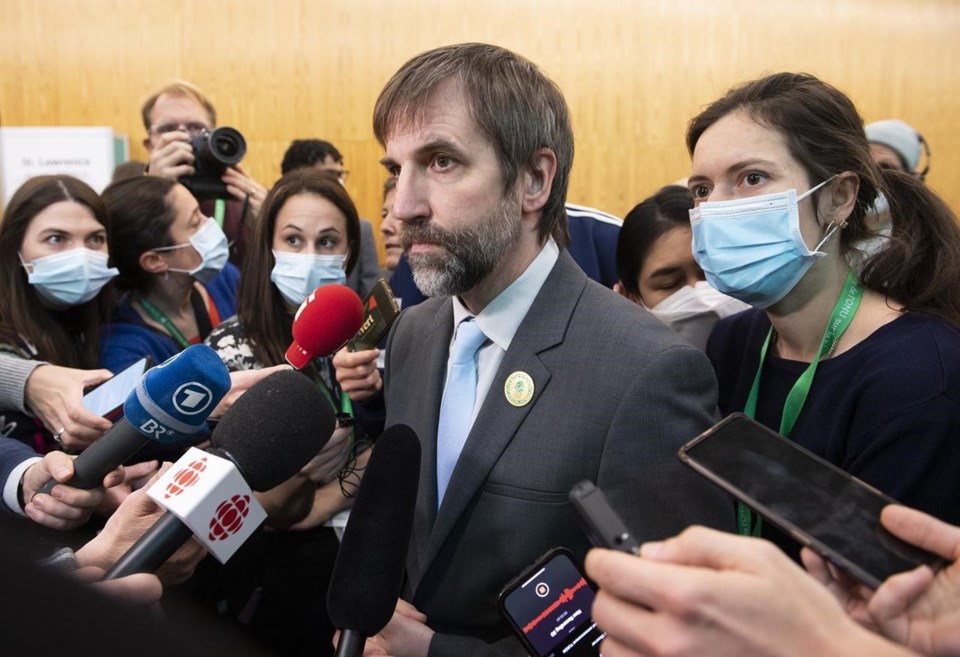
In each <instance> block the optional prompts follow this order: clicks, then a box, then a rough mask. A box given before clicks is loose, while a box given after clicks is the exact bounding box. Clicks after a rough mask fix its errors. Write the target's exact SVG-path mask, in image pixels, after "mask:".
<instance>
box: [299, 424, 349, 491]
mask: <svg viewBox="0 0 960 657" xmlns="http://www.w3.org/2000/svg"><path fill="white" fill-rule="evenodd" d="M352 433H353V427H337V428H336V429H335V430H334V431H333V435H332V436H330V440H328V441H327V444H326V445H324V446H323V449H321V450H320V452H319V453H318V454H317V455H316V456H314V457H313V458H312V459H310V461H309V463H307V464H306V465H305V466H303V467H302V468H300V474H302V475H303V476H304V477H306V478H307V479H309V480H310V481H312V482H313V483H315V484H321V485H322V484H326V483H328V482H331V481H333V480H334V479H336V478H337V475H338V474H340V471H341V470H343V466H345V465H346V464H347V459H348V458H349V457H350V435H351V434H352Z"/></svg>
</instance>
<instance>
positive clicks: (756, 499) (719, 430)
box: [678, 413, 943, 589]
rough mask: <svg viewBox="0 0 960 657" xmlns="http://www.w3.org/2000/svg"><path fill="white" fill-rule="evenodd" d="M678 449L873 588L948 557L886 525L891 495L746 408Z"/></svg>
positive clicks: (769, 518)
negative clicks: (764, 422) (884, 515)
mask: <svg viewBox="0 0 960 657" xmlns="http://www.w3.org/2000/svg"><path fill="white" fill-rule="evenodd" d="M678 456H679V458H680V461H681V462H682V463H683V464H684V465H687V466H689V467H691V468H693V469H694V470H695V471H696V472H698V473H699V474H701V475H703V476H704V477H706V478H707V479H709V480H710V481H712V482H713V483H715V484H716V485H718V486H720V487H721V488H723V489H724V490H725V491H727V492H728V493H730V494H731V495H733V496H734V497H736V498H737V499H738V500H740V501H741V502H743V503H744V504H746V505H747V506H749V507H750V508H752V509H754V510H755V511H756V512H757V513H759V514H760V515H761V516H763V518H764V520H766V521H769V522H770V523H772V524H773V525H775V526H777V527H779V528H780V529H781V530H783V531H785V532H787V533H788V534H790V535H791V536H792V537H793V538H794V539H796V540H797V541H798V542H799V543H801V544H802V545H805V546H807V547H810V548H812V549H813V550H814V551H815V552H817V553H818V554H820V555H821V556H822V557H824V558H825V559H827V560H828V561H830V562H831V563H833V564H835V565H836V566H839V567H840V568H841V569H843V570H845V571H846V572H848V573H850V574H851V575H853V576H854V577H855V578H857V579H858V580H860V581H861V582H862V583H864V584H866V585H867V586H868V587H870V588H873V589H875V588H877V587H878V586H879V585H880V584H881V583H882V582H883V581H884V580H886V579H887V578H888V577H890V576H891V575H895V574H897V573H901V572H904V571H907V570H912V569H913V568H915V567H917V566H919V565H924V564H925V565H928V566H931V567H932V568H934V569H936V568H939V567H941V566H942V565H943V560H942V559H940V558H939V557H937V556H936V555H934V554H931V553H929V552H926V551H925V550H921V549H919V548H917V547H914V546H912V545H909V544H907V543H905V542H904V541H901V540H900V539H898V538H897V537H895V536H894V535H893V534H891V533H890V532H888V531H887V530H886V529H884V528H883V527H882V526H881V524H880V512H881V511H882V510H883V508H884V507H886V506H887V505H888V504H893V503H894V502H895V500H894V499H893V498H891V497H889V496H887V495H884V494H883V493H881V492H880V491H878V490H877V489H875V488H873V487H872V486H869V485H868V484H866V483H864V482H862V481H860V480H859V479H857V478H856V477H854V476H853V475H851V474H850V473H848V472H844V471H843V470H841V469H839V468H838V467H836V466H834V465H833V464H831V463H828V462H827V461H824V460H823V459H821V458H820V457H818V456H816V455H815V454H813V453H811V452H809V451H808V450H806V449H804V448H802V447H800V446H799V445H797V444H796V443H794V442H792V441H791V440H789V439H787V438H784V437H783V436H781V435H780V434H778V433H775V432H773V431H771V430H770V429H768V428H767V427H765V426H763V425H762V424H760V423H758V422H755V421H754V420H752V419H750V418H748V417H747V416H745V415H742V414H740V413H735V414H733V415H731V416H729V417H728V418H726V419H725V420H723V421H722V422H720V423H718V424H716V425H715V426H713V427H711V428H710V429H708V430H707V431H705V432H704V433H702V434H700V435H699V436H698V437H696V438H694V439H693V440H692V441H690V442H689V443H687V444H686V445H684V446H683V447H681V448H680V451H679V454H678Z"/></svg>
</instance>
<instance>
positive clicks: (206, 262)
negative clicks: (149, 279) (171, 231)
mask: <svg viewBox="0 0 960 657" xmlns="http://www.w3.org/2000/svg"><path fill="white" fill-rule="evenodd" d="M188 246H192V247H193V248H194V250H196V252H197V253H199V254H200V258H201V260H200V264H199V265H197V266H196V267H195V268H193V269H174V268H173V267H168V268H167V271H174V272H179V273H181V274H188V275H190V276H193V277H194V278H195V279H196V280H198V281H200V282H201V283H209V282H210V281H212V280H213V279H215V278H216V277H217V276H219V275H220V272H221V271H222V270H223V267H224V265H226V264H227V258H229V257H230V247H229V245H228V244H227V236H226V235H225V234H224V232H223V230H221V229H220V225H219V224H217V222H216V221H214V220H213V219H207V221H206V222H205V223H204V224H203V225H202V226H200V229H199V230H197V232H195V233H194V234H193V235H191V236H190V241H189V242H188V243H187V244H177V245H176V246H162V247H160V248H156V249H153V250H154V251H173V250H175V249H185V248H187V247H188Z"/></svg>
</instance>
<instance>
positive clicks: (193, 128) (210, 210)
mask: <svg viewBox="0 0 960 657" xmlns="http://www.w3.org/2000/svg"><path fill="white" fill-rule="evenodd" d="M140 112H141V115H142V118H143V127H144V128H146V130H147V136H146V137H145V138H144V140H143V146H144V148H146V149H147V152H148V153H149V154H150V160H149V162H148V164H147V170H146V173H147V174H149V175H154V176H161V177H163V178H171V179H174V180H176V179H178V178H181V177H183V176H191V175H193V174H194V173H195V169H194V154H193V147H192V146H191V144H190V140H191V139H193V138H194V137H196V136H198V135H200V134H201V133H202V132H203V131H205V130H212V129H213V128H215V127H216V126H217V111H216V109H214V107H213V104H212V103H211V102H210V100H209V99H208V98H207V97H206V95H204V93H203V92H202V91H200V89H198V88H197V87H195V86H193V85H192V84H190V83H189V82H181V81H177V82H172V83H170V84H168V85H167V86H165V87H164V88H162V89H160V90H159V91H157V92H156V93H154V94H153V95H151V96H150V97H149V98H147V100H146V101H145V102H144V103H143V107H141V110H140ZM222 180H223V182H224V184H225V185H226V188H227V193H228V194H230V196H231V198H229V199H226V204H225V211H224V213H223V217H222V228H223V231H224V232H225V233H226V234H227V238H228V239H229V240H230V242H231V249H230V261H231V262H232V263H233V264H235V265H237V266H238V267H239V266H240V265H241V262H242V261H243V254H244V252H245V250H246V242H247V241H248V239H249V236H248V234H247V233H248V231H250V230H252V224H253V222H252V220H251V219H252V217H255V216H256V214H257V213H258V212H259V211H260V206H261V205H262V204H263V201H264V199H265V198H266V196H267V191H268V190H267V189H266V188H265V187H264V186H263V185H261V184H260V183H258V182H257V181H256V180H254V179H253V178H252V177H251V176H250V175H249V174H248V173H247V172H246V171H244V169H243V168H242V167H241V166H240V165H239V164H238V165H234V166H231V167H228V168H227V170H226V171H225V172H224V174H223V177H222ZM215 205H216V202H215V201H214V200H210V199H205V200H202V201H201V203H200V211H201V212H203V213H204V214H205V215H207V216H214V215H215V214H216V212H215Z"/></svg>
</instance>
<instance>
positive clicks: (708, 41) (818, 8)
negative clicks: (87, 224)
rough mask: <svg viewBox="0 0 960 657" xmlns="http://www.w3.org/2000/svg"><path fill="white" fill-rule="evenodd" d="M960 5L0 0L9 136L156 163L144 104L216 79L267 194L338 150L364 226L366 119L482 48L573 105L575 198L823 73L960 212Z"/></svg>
mask: <svg viewBox="0 0 960 657" xmlns="http://www.w3.org/2000/svg"><path fill="white" fill-rule="evenodd" d="M958 34H960V3H957V2H956V1H955V0H807V1H806V2H798V1H796V0H767V1H766V2H762V3H757V2H754V3H746V2H739V1H737V0H593V1H591V2H585V1H583V0H551V1H546V0H490V1H488V2H485V3H482V5H467V4H463V3H450V2H445V1H444V2H442V1H440V0H417V1H415V2H411V3H397V2H390V1H388V0H353V1H348V0H328V1H319V0H273V1H271V2H262V1H254V0H166V1H162V2H157V1H154V2H145V1H142V0H129V1H126V0H85V1H83V2H81V1H80V0H0V71H2V75H0V121H2V124H3V125H8V126H11V125H111V126H113V127H114V129H116V130H117V131H119V132H125V133H127V134H129V135H130V139H131V155H132V156H133V157H138V158H141V159H142V158H144V157H145V153H144V151H143V149H142V147H141V146H140V140H141V139H142V138H143V127H142V125H141V124H140V119H139V106H140V102H141V101H142V99H143V98H144V97H145V96H146V95H147V94H149V93H150V92H151V91H153V90H155V89H156V88H158V87H159V86H161V85H163V84H164V83H166V82H167V81H169V80H171V79H174V78H182V79H187V80H190V81H192V82H194V83H195V84H197V85H199V86H200V87H201V88H203V89H204V90H205V91H206V92H207V93H208V94H209V95H210V97H211V99H212V100H213V101H214V103H215V105H216V107H217V110H218V114H219V122H220V124H221V125H232V126H235V127H237V128H239V129H240V130H241V131H242V132H243V133H244V134H245V135H246V137H247V138H248V141H249V142H250V149H249V155H248V157H247V160H246V162H245V164H246V166H247V167H248V168H249V169H250V170H251V172H252V173H253V174H254V175H255V176H256V177H257V178H258V179H259V180H260V181H261V182H263V183H265V184H269V183H270V182H271V181H273V180H274V179H275V178H276V177H277V176H278V174H279V161H280V158H281V156H282V154H283V151H284V149H285V148H286V146H287V144H288V143H289V141H290V140H291V139H294V138H298V137H312V136H316V137H322V138H327V139H329V140H331V141H333V142H334V143H335V144H337V146H338V147H339V148H340V150H341V151H342V152H343V153H344V155H345V156H346V160H347V168H349V169H350V170H351V171H352V172H353V173H352V175H351V178H350V180H349V182H348V185H347V186H348V188H349V189H350V191H351V193H352V194H353V195H354V197H355V199H356V200H357V204H358V207H359V209H360V211H361V215H362V216H365V217H368V218H370V219H373V220H374V221H377V220H378V219H379V214H380V213H379V206H380V186H381V183H382V180H383V174H382V173H381V171H380V169H379V165H378V164H377V160H378V159H379V157H380V148H379V146H378V145H377V144H376V142H375V141H374V139H373V136H372V131H371V128H370V118H371V113H372V109H373V104H374V101H375V100H376V96H377V94H378V92H379V90H380V89H381V87H382V85H383V83H384V82H385V81H386V80H387V78H389V76H390V75H391V74H392V73H393V72H394V71H395V70H396V69H397V68H398V67H399V66H400V65H401V64H402V63H403V62H404V61H406V60H407V59H408V58H409V57H411V56H412V55H414V54H416V53H417V52H420V51H422V50H425V49H428V48H432V47H435V46H438V45H442V44H447V43H455V42H459V41H487V42H491V43H497V44H500V45H503V46H505V47H508V48H511V49H513V50H515V51H517V52H519V53H522V54H524V55H526V56H527V57H529V58H531V59H532V60H534V61H535V62H537V63H538V64H539V65H540V66H541V67H542V68H543V69H544V70H545V71H546V72H547V74H548V75H550V77H552V78H553V79H554V80H556V82H557V83H558V84H559V85H560V87H561V88H562V89H563V91H564V93H565V94H566V97H567V100H568V102H569V103H570V106H571V109H572V113H573V119H574V129H575V134H576V138H577V156H576V159H575V163H574V172H573V177H572V180H571V186H570V199H571V200H573V201H576V202H579V203H584V204H588V205H594V206H596V207H599V208H602V209H605V210H607V211H609V212H612V213H614V214H618V215H621V216H622V215H623V214H625V213H626V212H627V211H628V210H629V209H630V208H631V207H632V206H633V205H634V204H636V203H637V202H638V201H640V200H641V199H642V198H643V197H644V196H646V195H647V194H649V193H651V192H652V191H654V190H655V189H656V188H657V187H659V186H660V185H662V184H665V183H667V182H670V181H673V180H676V179H678V178H681V177H683V176H684V175H685V174H686V172H687V168H688V165H689V160H688V158H687V155H686V152H685V149H684V146H683V134H684V128H685V125H686V123H687V121H688V120H689V118H690V117H691V116H692V115H693V114H695V113H696V112H697V111H698V109H699V108H700V107H702V106H703V105H704V104H706V103H708V102H710V101H711V100H713V99H714V98H716V97H717V96H718V95H719V94H720V93H722V92H723V91H724V90H725V89H727V88H728V87H730V86H731V85H733V84H736V83H737V82H740V81H743V80H746V79H750V78H752V77H756V76H758V75H761V74H763V73H766V72H773V71H776V70H784V69H786V70H803V71H808V72H811V73H814V74H817V75H819V76H821V77H823V78H824V79H826V80H828V81H830V82H831V83H833V84H835V85H836V86H838V87H840V88H841V89H843V90H844V91H846V92H847V93H849V94H850V95H851V96H852V97H853V99H854V101H855V102H856V103H857V105H858V107H859V108H860V110H861V113H862V114H863V115H864V117H865V118H866V119H867V120H873V119H879V118H888V117H898V118H902V119H904V120H906V121H908V122H909V123H911V124H913V125H914V126H916V127H917V128H918V129H920V131H921V132H922V133H923V134H924V136H925V137H926V138H927V140H928V141H929V142H930V143H931V145H932V148H933V151H934V160H933V166H932V168H931V174H930V176H929V178H928V182H929V183H930V184H931V186H932V187H934V188H935V189H937V190H938V191H939V192H940V193H941V194H943V195H944V197H945V198H946V199H947V200H948V201H949V202H950V203H951V204H952V205H953V207H954V208H960V188H958V186H957V185H956V184H951V181H956V180H957V178H958V173H960V130H958V129H957V127H956V123H957V117H958V116H960V84H958V83H960V41H958V39H957V35H958Z"/></svg>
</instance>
